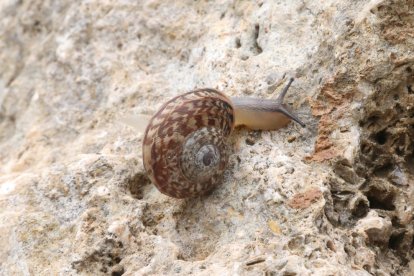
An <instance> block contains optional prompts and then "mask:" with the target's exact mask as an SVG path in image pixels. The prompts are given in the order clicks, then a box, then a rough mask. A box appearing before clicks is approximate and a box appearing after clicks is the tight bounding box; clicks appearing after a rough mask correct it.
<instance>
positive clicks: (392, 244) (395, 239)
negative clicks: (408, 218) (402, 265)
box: [388, 231, 405, 250]
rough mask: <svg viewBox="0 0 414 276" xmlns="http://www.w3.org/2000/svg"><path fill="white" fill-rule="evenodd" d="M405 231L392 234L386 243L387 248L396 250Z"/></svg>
mask: <svg viewBox="0 0 414 276" xmlns="http://www.w3.org/2000/svg"><path fill="white" fill-rule="evenodd" d="M404 236H405V231H402V232H398V233H393V234H392V235H391V237H390V240H389V242H388V247H389V248H391V249H394V250H397V249H398V248H399V247H400V245H401V243H402V242H403V240H404Z"/></svg>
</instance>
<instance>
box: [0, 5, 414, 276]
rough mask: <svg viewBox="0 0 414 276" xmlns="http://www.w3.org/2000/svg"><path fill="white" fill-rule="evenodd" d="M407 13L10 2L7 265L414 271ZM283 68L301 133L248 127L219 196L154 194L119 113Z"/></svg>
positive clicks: (42, 270)
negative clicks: (181, 197)
mask: <svg viewBox="0 0 414 276" xmlns="http://www.w3.org/2000/svg"><path fill="white" fill-rule="evenodd" d="M413 7H414V3H413V1H411V0H395V1H391V0H372V1H367V0H362V1H353V0H346V1H333V0H328V1H319V2H318V1H303V0H301V1H279V2H274V1H218V0H217V1H161V0H153V1H128V0H124V1H111V0H107V1H93V0H92V1H80V2H73V1H67V0H63V1H40V0H28V1H18V0H6V1H1V3H0V38H1V39H0V64H1V66H0V165H1V167H0V259H1V260H2V261H1V262H0V274H1V275H48V274H49V275H58V274H60V275H100V274H112V275H171V274H176V275H188V274H193V275H225V274H227V275H229V274H232V275H234V274H239V275H263V273H267V274H266V275H372V274H374V275H389V274H394V275H404V274H405V275H413V273H414V270H413V269H414V265H413V261H412V259H413V254H414V240H413V235H414V223H413V206H414V184H413V180H414V178H413V176H414V153H413V152H414V142H413V141H414V128H413V126H414V119H413V117H414V87H413V84H414V72H413V70H414V51H413V49H414V8H413ZM289 76H294V77H295V78H296V81H295V82H294V83H293V85H292V87H291V91H290V94H289V95H288V98H287V101H288V102H289V103H290V104H292V106H293V107H292V108H293V109H294V110H297V111H298V113H299V114H300V117H301V118H303V119H304V121H305V122H306V123H307V127H306V128H305V129H302V128H300V127H299V126H298V125H295V124H290V125H289V126H288V127H287V128H284V129H281V130H280V131H277V132H268V131H263V132H259V131H253V132H252V131H248V130H246V129H237V130H236V131H234V133H233V136H232V138H231V143H232V145H233V147H234V154H233V155H232V157H231V160H230V165H229V168H228V170H227V172H226V174H225V177H224V179H223V183H222V185H221V186H220V187H218V188H217V189H216V190H214V191H213V192H212V193H211V194H210V195H208V196H205V197H202V198H195V199H187V200H176V199H172V198H168V197H166V196H164V195H162V194H160V193H159V192H158V191H157V190H156V189H155V188H154V186H153V185H151V184H150V183H149V181H148V179H147V178H146V176H145V172H144V170H143V165H142V160H141V159H142V156H141V142H142V134H140V133H137V132H136V131H134V130H133V129H130V128H129V127H127V126H125V125H123V124H122V123H120V118H121V117H122V116H123V115H125V114H130V113H143V114H151V113H153V112H155V111H156V109H157V108H158V107H159V106H160V105H161V104H162V102H164V101H165V100H166V99H169V98H171V97H173V96H175V95H178V94H180V93H183V92H186V91H189V90H192V89H194V88H200V87H211V88H217V89H219V90H222V91H225V92H226V93H227V94H228V95H237V96H242V95H249V96H255V97H263V98H274V97H275V96H276V93H277V91H279V90H280V89H281V88H282V86H283V85H284V83H286V80H287V77H289ZM378 235H380V237H379V236H378Z"/></svg>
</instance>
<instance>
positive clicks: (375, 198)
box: [366, 186, 395, 211]
mask: <svg viewBox="0 0 414 276" xmlns="http://www.w3.org/2000/svg"><path fill="white" fill-rule="evenodd" d="M366 197H367V198H368V201H369V207H370V208H371V209H380V210H388V211H392V210H395V205H394V197H395V194H394V193H393V192H390V191H385V190H383V189H379V188H378V187H376V186H372V187H371V189H370V190H369V191H368V192H367V193H366Z"/></svg>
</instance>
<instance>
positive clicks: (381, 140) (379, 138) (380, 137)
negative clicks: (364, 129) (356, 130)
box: [374, 130, 388, 145]
mask: <svg viewBox="0 0 414 276" xmlns="http://www.w3.org/2000/svg"><path fill="white" fill-rule="evenodd" d="M387 139H388V134H387V132H386V131H385V130H381V131H380V132H378V133H377V134H375V135H374V140H375V141H376V142H377V143H378V144H380V145H384V144H385V143H386V142H387Z"/></svg>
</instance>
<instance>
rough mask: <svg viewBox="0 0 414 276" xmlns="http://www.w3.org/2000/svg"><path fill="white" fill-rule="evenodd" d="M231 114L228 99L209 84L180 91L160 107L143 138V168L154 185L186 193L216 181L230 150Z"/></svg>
mask: <svg viewBox="0 0 414 276" xmlns="http://www.w3.org/2000/svg"><path fill="white" fill-rule="evenodd" d="M233 114H234V110H233V106H232V104H231V101H230V99H229V98H228V97H226V96H225V95H224V94H222V93H220V92H218V91H216V90H213V89H200V90H195V91H192V92H189V93H186V94H183V95H180V96H178V97H175V98H173V99H171V100H170V101H168V102H167V103H165V104H164V105H163V106H162V107H161V109H160V110H159V111H158V112H157V113H156V114H155V115H154V116H153V117H152V119H151V120H150V122H149V124H148V126H147V129H146V131H145V137H144V142H143V159H144V167H145V169H146V171H147V173H148V176H149V178H150V179H151V181H152V182H153V183H154V184H155V185H156V187H157V188H158V190H160V191H161V192H162V193H164V194H166V195H169V196H172V197H175V198H185V197H192V196H197V195H201V194H204V193H206V192H208V191H209V190H211V189H213V188H214V187H215V186H216V185H217V184H218V183H219V182H220V181H219V179H220V177H221V176H222V174H223V173H224V171H225V169H226V164H227V161H228V158H229V155H230V149H229V147H228V146H227V138H228V136H229V135H230V133H231V131H232V130H233V128H234V116H233Z"/></svg>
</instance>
